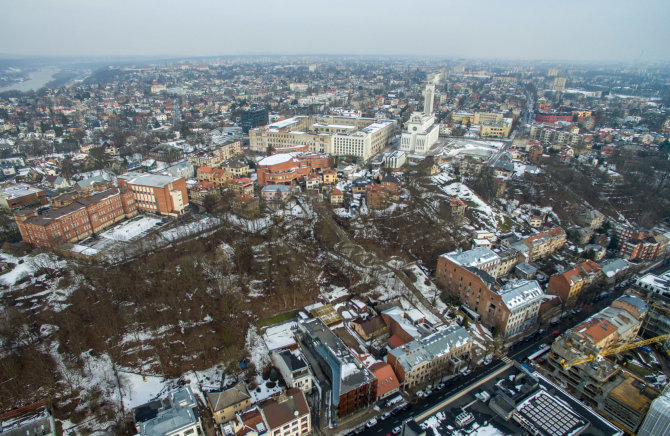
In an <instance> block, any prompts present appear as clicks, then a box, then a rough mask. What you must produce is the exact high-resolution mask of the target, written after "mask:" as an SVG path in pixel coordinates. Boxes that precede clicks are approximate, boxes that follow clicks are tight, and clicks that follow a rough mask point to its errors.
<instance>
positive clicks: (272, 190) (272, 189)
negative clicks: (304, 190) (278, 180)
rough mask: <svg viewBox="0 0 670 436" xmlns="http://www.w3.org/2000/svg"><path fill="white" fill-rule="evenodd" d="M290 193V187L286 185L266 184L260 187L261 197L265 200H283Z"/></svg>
mask: <svg viewBox="0 0 670 436" xmlns="http://www.w3.org/2000/svg"><path fill="white" fill-rule="evenodd" d="M290 194H291V188H290V187H289V186H286V185H267V186H263V189H261V197H262V198H263V200H265V201H284V200H286V199H287V198H288V196H289V195H290Z"/></svg>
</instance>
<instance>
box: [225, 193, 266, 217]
mask: <svg viewBox="0 0 670 436" xmlns="http://www.w3.org/2000/svg"><path fill="white" fill-rule="evenodd" d="M232 207H233V212H235V213H236V214H238V215H241V216H243V217H248V218H251V217H255V216H258V215H259V214H260V213H261V205H260V199H259V198H258V197H253V196H251V195H247V194H241V195H238V196H236V197H235V198H233V200H232Z"/></svg>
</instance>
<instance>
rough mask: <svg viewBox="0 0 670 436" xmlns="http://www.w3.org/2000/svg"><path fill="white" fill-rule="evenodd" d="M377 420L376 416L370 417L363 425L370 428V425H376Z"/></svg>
mask: <svg viewBox="0 0 670 436" xmlns="http://www.w3.org/2000/svg"><path fill="white" fill-rule="evenodd" d="M377 422H378V421H377V418H372V419H371V420H369V421H368V422H366V423H365V426H366V427H367V428H372V427H374V426H375V425H377Z"/></svg>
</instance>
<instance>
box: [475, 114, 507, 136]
mask: <svg viewBox="0 0 670 436" xmlns="http://www.w3.org/2000/svg"><path fill="white" fill-rule="evenodd" d="M511 131H512V119H511V118H503V119H502V120H501V121H495V122H487V123H483V124H482V125H481V126H480V130H479V136H481V137H482V138H507V137H508V136H509V134H510V132H511Z"/></svg>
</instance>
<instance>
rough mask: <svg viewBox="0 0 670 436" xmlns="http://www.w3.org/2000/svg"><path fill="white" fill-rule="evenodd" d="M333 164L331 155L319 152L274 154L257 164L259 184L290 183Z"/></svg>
mask: <svg viewBox="0 0 670 436" xmlns="http://www.w3.org/2000/svg"><path fill="white" fill-rule="evenodd" d="M332 164H333V158H332V157H331V156H330V155H325V154H317V153H282V154H274V155H272V156H268V157H266V158H264V159H262V160H260V161H259V162H258V163H257V164H256V174H257V175H258V184H259V185H262V186H264V185H289V184H291V183H292V182H293V181H294V180H295V181H298V180H302V179H303V178H304V177H305V176H306V175H308V174H310V173H311V172H313V171H315V170H319V169H324V168H329V167H331V166H332Z"/></svg>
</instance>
